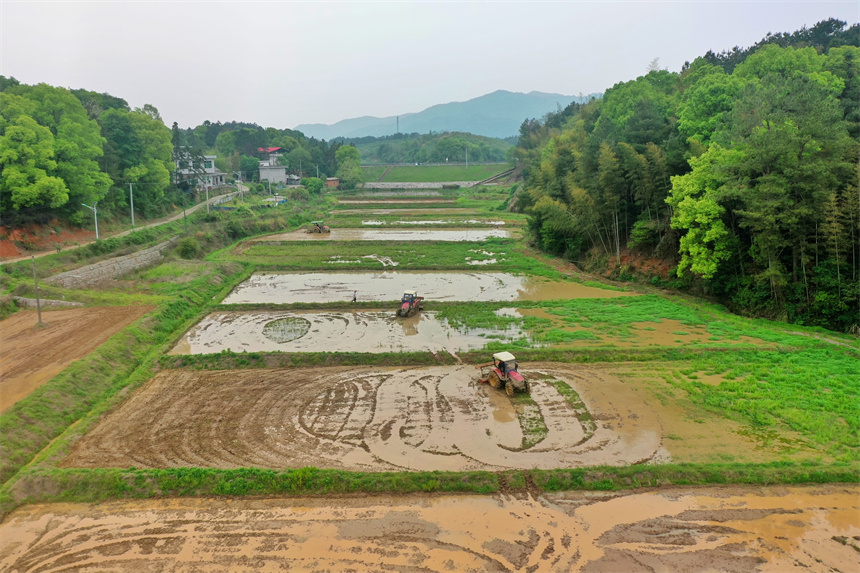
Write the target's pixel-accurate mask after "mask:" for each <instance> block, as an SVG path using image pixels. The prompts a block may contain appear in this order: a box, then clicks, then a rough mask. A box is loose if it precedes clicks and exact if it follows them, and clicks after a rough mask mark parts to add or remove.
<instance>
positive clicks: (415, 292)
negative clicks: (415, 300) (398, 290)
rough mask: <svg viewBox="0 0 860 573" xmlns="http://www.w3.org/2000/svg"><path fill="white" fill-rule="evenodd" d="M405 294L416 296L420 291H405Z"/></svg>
mask: <svg viewBox="0 0 860 573" xmlns="http://www.w3.org/2000/svg"><path fill="white" fill-rule="evenodd" d="M403 294H411V295H412V296H415V295H416V294H418V291H417V290H405V291H403Z"/></svg>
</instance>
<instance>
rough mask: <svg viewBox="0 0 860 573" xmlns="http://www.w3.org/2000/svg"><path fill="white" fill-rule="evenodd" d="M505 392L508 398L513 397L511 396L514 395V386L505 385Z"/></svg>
mask: <svg viewBox="0 0 860 573" xmlns="http://www.w3.org/2000/svg"><path fill="white" fill-rule="evenodd" d="M505 392H506V393H507V395H508V396H511V397H513V395H514V385H513V384H511V383H510V382H508V383H507V384H505Z"/></svg>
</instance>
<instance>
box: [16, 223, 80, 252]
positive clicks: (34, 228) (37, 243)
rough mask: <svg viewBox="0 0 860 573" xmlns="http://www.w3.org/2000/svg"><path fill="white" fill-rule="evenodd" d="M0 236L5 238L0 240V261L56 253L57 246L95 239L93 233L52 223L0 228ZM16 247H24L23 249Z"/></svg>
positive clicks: (67, 245) (62, 246) (72, 244)
mask: <svg viewBox="0 0 860 573" xmlns="http://www.w3.org/2000/svg"><path fill="white" fill-rule="evenodd" d="M0 236H4V237H5V238H4V239H3V240H0V259H12V258H17V257H21V256H24V255H27V254H29V253H33V254H35V253H38V252H44V251H47V252H56V250H57V246H60V247H61V248H64V247H69V246H74V245H75V243H86V242H89V241H91V240H93V239H94V238H95V231H90V230H87V229H79V228H72V227H63V226H61V225H60V224H59V222H57V221H54V222H53V223H52V224H51V225H50V226H39V225H28V226H27V227H23V228H18V229H10V228H8V227H0ZM16 243H17V244H16ZM18 245H24V246H25V248H20V247H19V246H18Z"/></svg>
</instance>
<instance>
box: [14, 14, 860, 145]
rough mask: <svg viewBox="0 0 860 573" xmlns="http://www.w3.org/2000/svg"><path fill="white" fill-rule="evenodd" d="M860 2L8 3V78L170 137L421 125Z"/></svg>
mask: <svg viewBox="0 0 860 573" xmlns="http://www.w3.org/2000/svg"><path fill="white" fill-rule="evenodd" d="M830 17H834V18H839V19H841V20H845V21H847V22H849V23H856V22H858V20H860V2H858V0H848V1H841V2H828V1H810V0H805V1H802V2H727V1H716V2H702V1H687V2H644V1H640V2H637V1H627V2H528V3H522V2H480V3H477V2H472V3H468V2H438V1H436V2H420V3H419V2H312V3H310V2H154V1H147V2H35V1H28V2H13V1H8V0H0V75H5V76H14V77H15V78H17V79H18V80H19V81H21V82H22V83H27V84H35V83H39V82H46V83H48V84H51V85H58V86H64V87H69V88H85V89H89V90H94V91H98V92H108V93H110V94H112V95H114V96H118V97H121V98H124V99H125V100H126V101H128V103H129V104H130V105H131V106H132V107H142V106H143V104H145V103H150V104H152V105H154V106H155V107H157V108H158V109H159V110H160V111H161V114H162V116H163V118H164V121H165V123H166V124H167V125H168V126H169V125H171V124H172V123H173V122H174V121H177V122H179V124H180V126H182V127H193V126H195V125H198V124H200V123H202V122H203V120H206V119H209V120H211V121H213V122H214V121H222V122H223V121H230V120H237V121H248V122H254V123H257V124H259V125H262V126H264V127H278V128H288V127H289V128H292V127H295V126H296V125H298V124H301V123H334V122H336V121H339V120H342V119H348V118H352V117H359V116H364V115H373V116H380V117H381V116H389V115H396V114H403V113H409V112H418V111H421V110H423V109H425V108H427V107H429V106H431V105H434V104H438V103H446V102H450V101H464V100H467V99H471V98H473V97H477V96H480V95H483V94H486V93H489V92H492V91H495V90H497V89H505V90H510V91H516V92H529V91H533V90H537V91H543V92H553V93H562V94H567V95H577V94H579V93H583V94H588V93H591V92H602V91H603V90H605V89H607V88H609V87H611V86H612V85H613V84H615V83H617V82H621V81H627V80H630V79H633V78H635V77H637V76H640V75H642V74H643V73H645V72H646V70H647V67H648V64H649V63H650V62H651V60H653V59H654V58H660V64H661V66H662V67H666V68H668V69H669V70H671V71H678V70H679V69H680V68H681V66H682V65H683V63H684V61H686V60H693V59H694V58H695V57H697V56H700V55H703V54H704V53H705V52H706V51H707V50H709V49H711V50H714V51H722V50H724V49H730V48H732V47H733V46H741V47H746V46H749V45H751V44H753V43H755V42H756V41H757V40H759V39H761V38H762V37H763V36H764V35H765V34H766V33H767V32H769V31H770V32H784V31H789V32H790V31H794V30H796V29H798V28H800V27H801V26H803V25H804V24H805V25H807V26H811V25H813V24H815V23H816V22H818V21H820V20H824V19H827V18H830Z"/></svg>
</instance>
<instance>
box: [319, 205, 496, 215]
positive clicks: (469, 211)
mask: <svg viewBox="0 0 860 573" xmlns="http://www.w3.org/2000/svg"><path fill="white" fill-rule="evenodd" d="M330 214H331V215H332V216H335V215H408V216H410V217H411V216H413V215H435V216H440V215H480V214H481V211H480V210H478V209H473V208H469V207H454V208H452V209H449V208H447V207H437V208H434V209H420V208H412V209H410V208H401V209H392V208H389V209H337V208H335V209H332V210H331V211H330Z"/></svg>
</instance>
